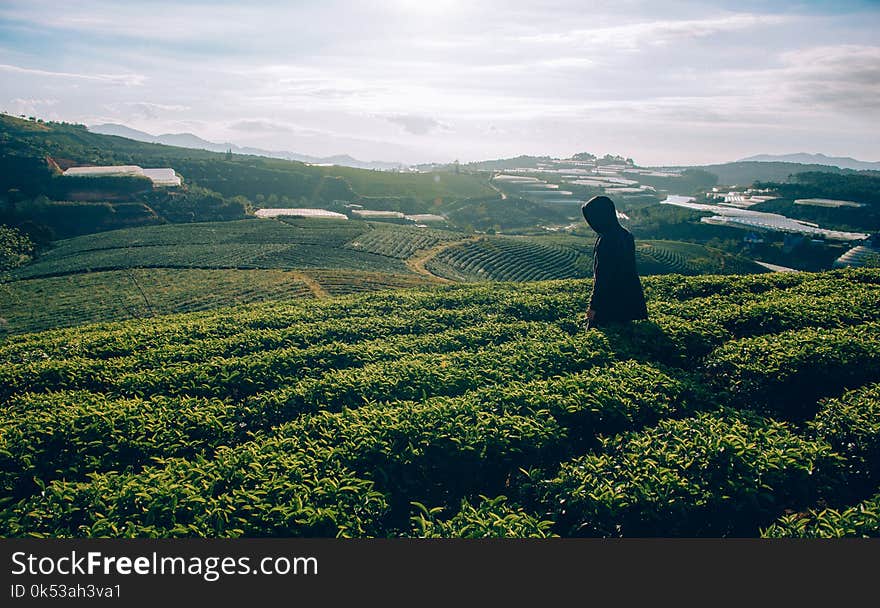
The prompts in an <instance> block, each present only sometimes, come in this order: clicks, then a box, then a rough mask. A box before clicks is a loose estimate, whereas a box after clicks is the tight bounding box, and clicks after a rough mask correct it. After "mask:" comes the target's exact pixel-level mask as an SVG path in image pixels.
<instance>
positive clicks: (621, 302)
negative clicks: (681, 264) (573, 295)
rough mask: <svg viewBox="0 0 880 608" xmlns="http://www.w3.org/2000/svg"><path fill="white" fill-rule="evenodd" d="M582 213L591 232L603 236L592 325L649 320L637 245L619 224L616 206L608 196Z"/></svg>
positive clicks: (593, 200)
mask: <svg viewBox="0 0 880 608" xmlns="http://www.w3.org/2000/svg"><path fill="white" fill-rule="evenodd" d="M581 211H582V212H583V214H584V219H586V220H587V223H588V224H589V225H590V228H592V229H593V230H595V231H596V232H598V233H599V238H598V239H596V246H595V248H594V249H593V294H592V296H591V298H590V308H592V309H593V310H594V311H595V312H596V316H595V318H594V320H593V322H592V323H591V325H599V324H602V323H605V322H607V321H631V320H633V319H647V318H648V309H647V307H646V306H645V294H644V292H643V291H642V283H641V281H640V280H639V274H638V272H637V271H636V246H635V241H634V239H633V236H632V234H630V233H629V231H628V230H627V229H626V228H624V227H623V226H621V225H620V222H618V221H617V210H616V209H615V208H614V203H613V202H612V200H611V199H610V198H608V197H607V196H596V197H593V198H591V199H590V200H589V201H587V202H586V203H585V204H584V206H583V207H581Z"/></svg>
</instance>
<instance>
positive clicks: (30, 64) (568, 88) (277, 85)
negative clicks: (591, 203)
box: [0, 0, 880, 166]
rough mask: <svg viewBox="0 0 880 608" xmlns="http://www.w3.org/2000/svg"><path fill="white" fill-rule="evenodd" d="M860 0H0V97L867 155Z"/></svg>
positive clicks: (261, 120) (876, 55)
mask: <svg viewBox="0 0 880 608" xmlns="http://www.w3.org/2000/svg"><path fill="white" fill-rule="evenodd" d="M878 31H880V0H862V1H857V0H836V1H819V0H816V1H787V0H778V1H774V2H758V1H752V0H739V1H725V0H719V1H715V2H692V1H687V0H671V1H666V0H664V1H663V2H658V1H656V0H651V1H642V0H614V1H608V2H604V1H598V2H590V1H579V0H540V1H539V0H531V1H528V2H522V1H520V0H503V1H502V0H481V1H479V2H475V1H474V0H361V1H357V2H355V1H343V0H320V1H312V2H302V1H297V0H292V1H285V2H259V3H250V2H240V1H235V2H228V1H222V0H196V1H185V0H176V1H173V2H165V1H159V2H155V1H143V2H133V1H128V2H122V1H117V2H109V1H103V0H77V1H76V2H57V1H53V2H49V1H44V0H23V1H19V0H0V110H5V111H6V112H8V113H10V114H16V115H17V114H26V115H34V116H38V117H41V118H44V119H51V120H64V121H69V122H79V123H85V124H88V125H94V124H99V123H107V122H112V123H119V124H124V125H126V126H129V127H132V128H136V129H140V130H143V131H147V132H149V133H152V134H159V133H181V132H189V133H194V134H196V135H198V136H200V137H203V138H205V139H209V140H211V141H218V142H226V141H228V142H233V143H236V144H238V145H248V146H256V147H260V148H264V149H270V150H287V151H292V152H298V153H302V154H311V155H317V156H325V155H331V154H343V153H347V154H351V155H352V156H355V157H357V158H360V159H362V160H385V161H400V162H405V163H419V162H448V161H451V160H453V159H458V160H460V161H461V162H468V161H473V160H481V159H490V158H501V157H509V156H517V155H520V154H531V155H550V156H555V157H567V156H569V155H571V154H574V153H576V152H581V151H587V152H592V153H597V154H606V153H609V154H621V155H623V156H627V157H632V158H634V159H635V161H636V162H637V163H638V164H641V165H657V166H662V165H682V164H707V163H714V162H725V161H731V160H736V159H738V158H742V157H745V156H750V155H753V154H764V153H767V154H784V153H793V152H813V153H815V152H821V153H825V154H829V155H835V156H853V157H856V158H860V159H863V160H875V161H876V160H880V136H878V135H880V133H878V125H880V36H878V35H877V32H878Z"/></svg>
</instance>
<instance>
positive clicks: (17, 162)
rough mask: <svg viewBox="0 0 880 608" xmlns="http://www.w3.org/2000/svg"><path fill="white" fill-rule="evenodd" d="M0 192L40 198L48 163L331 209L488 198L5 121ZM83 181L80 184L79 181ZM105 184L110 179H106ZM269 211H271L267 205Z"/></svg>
mask: <svg viewBox="0 0 880 608" xmlns="http://www.w3.org/2000/svg"><path fill="white" fill-rule="evenodd" d="M0 144H2V153H0V167H2V168H3V169H12V168H13V167H14V168H15V169H17V170H16V171H15V172H10V171H8V170H6V171H2V172H0V192H5V191H6V190H8V189H9V188H18V189H22V190H23V191H25V192H26V193H29V194H32V195H36V194H40V193H47V192H44V191H45V190H46V189H47V188H48V187H49V184H51V180H49V179H48V178H49V176H48V169H47V167H46V163H45V157H46V156H50V157H52V158H53V159H55V160H57V161H59V162H61V163H62V164H65V163H69V162H74V163H77V164H95V165H113V164H117V165H124V164H135V165H141V166H144V167H165V166H168V167H172V168H174V169H175V171H177V173H179V174H180V175H182V176H183V178H184V181H185V182H187V183H191V184H196V185H199V186H203V187H205V188H209V189H211V190H214V191H216V192H219V193H220V194H222V195H224V196H229V197H232V196H236V195H243V196H246V197H248V198H250V199H252V200H254V199H256V198H257V197H261V198H263V199H266V200H268V199H269V198H270V197H273V196H274V198H275V199H277V200H279V201H283V200H284V199H287V200H288V201H299V200H300V199H302V198H305V199H306V200H308V201H311V202H325V203H327V202H331V201H333V200H334V199H356V198H358V197H361V196H366V197H375V196H383V197H415V198H416V199H417V200H418V201H421V202H424V203H433V201H434V200H435V199H437V198H438V197H439V198H440V199H441V200H455V199H458V198H464V197H470V196H486V195H489V194H492V193H493V191H492V189H491V188H490V187H489V186H488V183H487V182H486V180H484V179H482V178H477V177H474V176H472V175H465V174H461V175H459V174H455V173H451V172H450V173H442V174H440V173H436V174H432V173H418V174H407V173H394V172H384V171H370V170H365V169H352V168H348V167H337V166H333V167H315V166H310V165H307V164H304V163H300V162H296V161H287V160H279V159H272V158H266V157H260V156H248V155H238V154H232V155H226V154H220V153H216V152H208V151H205V150H195V149H191V148H177V147H174V146H165V145H162V144H151V143H143V142H138V141H134V140H131V139H126V138H123V137H116V136H113V135H100V134H97V133H91V132H89V131H88V130H87V129H86V128H85V127H84V126H82V125H73V124H66V123H37V122H32V121H26V120H20V119H18V118H13V117H11V116H7V115H0ZM78 179H82V178H78ZM102 179H106V178H102ZM269 206H271V205H269Z"/></svg>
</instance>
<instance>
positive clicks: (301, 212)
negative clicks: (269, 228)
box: [254, 207, 348, 220]
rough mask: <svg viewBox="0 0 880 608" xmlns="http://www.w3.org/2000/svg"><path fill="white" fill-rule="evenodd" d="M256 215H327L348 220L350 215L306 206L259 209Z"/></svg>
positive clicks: (264, 216)
mask: <svg viewBox="0 0 880 608" xmlns="http://www.w3.org/2000/svg"><path fill="white" fill-rule="evenodd" d="M254 215H256V216H257V217H263V218H266V217H281V216H293V217H325V218H335V219H338V220H347V219H348V217H347V216H346V215H345V214H344V213H336V212H335V211H327V210H326V209H311V208H306V207H300V208H294V209H257V211H255V212H254Z"/></svg>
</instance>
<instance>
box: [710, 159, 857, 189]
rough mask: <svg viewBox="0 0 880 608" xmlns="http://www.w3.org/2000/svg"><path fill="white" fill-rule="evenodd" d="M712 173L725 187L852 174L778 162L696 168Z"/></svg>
mask: <svg viewBox="0 0 880 608" xmlns="http://www.w3.org/2000/svg"><path fill="white" fill-rule="evenodd" d="M696 168H697V169H702V170H704V171H708V172H709V173H714V174H715V175H716V176H718V183H719V184H724V185H725V186H751V185H752V183H754V182H784V181H787V180H788V178H789V176H791V175H797V174H798V173H810V172H815V171H819V172H822V173H854V171H853V170H852V169H840V168H838V167H835V166H834V165H817V164H811V165H804V164H801V163H785V162H779V161H774V162H770V161H755V160H749V161H737V162H735V163H724V164H720V165H703V166H702V167H696Z"/></svg>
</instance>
